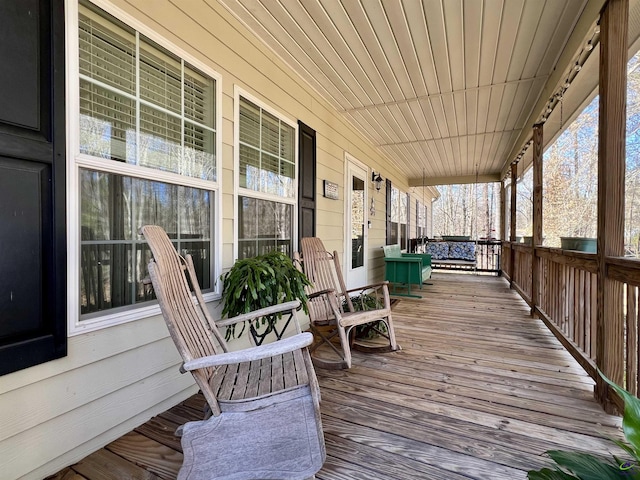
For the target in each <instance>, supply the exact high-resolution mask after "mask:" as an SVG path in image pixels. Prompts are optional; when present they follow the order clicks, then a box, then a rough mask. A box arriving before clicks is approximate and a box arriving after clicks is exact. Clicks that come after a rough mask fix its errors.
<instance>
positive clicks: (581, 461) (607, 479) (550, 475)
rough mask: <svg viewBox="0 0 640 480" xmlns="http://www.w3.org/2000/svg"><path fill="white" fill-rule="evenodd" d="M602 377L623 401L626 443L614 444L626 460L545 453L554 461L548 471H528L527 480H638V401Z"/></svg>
mask: <svg viewBox="0 0 640 480" xmlns="http://www.w3.org/2000/svg"><path fill="white" fill-rule="evenodd" d="M600 375H601V376H602V378H603V379H604V380H605V381H606V382H607V383H608V384H609V385H610V386H611V388H613V389H614V390H615V391H616V392H617V393H618V394H619V395H620V396H621V397H622V399H623V400H624V416H623V418H622V430H623V432H624V436H625V438H626V440H627V442H629V444H626V443H624V442H619V441H615V440H614V443H616V444H617V445H618V446H619V447H621V448H622V449H623V450H624V451H625V452H626V453H627V454H628V456H629V457H628V458H626V459H619V458H617V457H616V456H612V458H611V459H608V458H603V457H598V456H596V455H592V454H589V453H585V452H566V451H564V450H549V451H548V452H546V453H547V455H549V457H551V460H553V461H554V462H555V464H556V465H555V466H554V467H552V468H542V469H540V470H531V471H530V472H529V473H528V476H527V478H528V479H529V480H595V479H597V480H613V479H621V478H626V479H636V480H640V399H638V398H637V397H635V396H634V395H631V394H630V393H629V392H627V391H626V390H624V389H623V388H621V387H619V386H618V385H616V384H615V383H613V382H611V381H610V380H609V379H608V378H606V377H605V376H604V375H603V374H602V373H600Z"/></svg>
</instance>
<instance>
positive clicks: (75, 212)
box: [65, 0, 223, 337]
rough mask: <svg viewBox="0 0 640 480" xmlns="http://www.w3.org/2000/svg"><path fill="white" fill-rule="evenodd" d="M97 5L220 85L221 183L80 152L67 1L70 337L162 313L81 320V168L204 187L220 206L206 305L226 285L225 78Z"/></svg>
mask: <svg viewBox="0 0 640 480" xmlns="http://www.w3.org/2000/svg"><path fill="white" fill-rule="evenodd" d="M90 2H91V3H93V4H94V5H96V6H97V7H99V8H101V9H103V10H104V11H106V12H108V13H109V14H111V15H113V16H114V17H115V18H117V19H118V20H120V21H122V22H123V23H125V24H127V25H129V26H130V27H131V28H133V29H134V30H136V31H137V32H139V33H141V34H143V35H145V36H146V37H147V38H149V39H151V40H153V41H154V42H156V43H157V44H158V45H160V46H162V47H164V48H166V49H167V50H169V51H170V52H172V53H173V54H175V55H177V56H178V57H180V58H182V59H183V60H184V61H186V62H188V63H190V64H191V65H193V66H194V67H196V68H198V69H200V70H201V71H202V72H203V73H205V74H207V75H209V76H210V77H211V78H213V79H214V80H215V82H216V91H215V99H216V112H215V119H216V141H215V148H216V181H215V182H211V181H207V180H201V179H198V178H190V177H186V176H182V175H179V174H176V173H170V172H163V171H160V170H155V169H152V168H143V167H139V166H134V165H129V164H125V163H118V164H117V165H116V164H114V165H112V164H111V163H110V162H106V163H107V164H106V165H105V162H101V161H99V160H97V159H96V158H94V157H91V156H90V155H84V154H80V139H79V131H80V115H79V111H80V101H79V98H80V96H79V93H78V92H79V88H80V73H79V59H78V49H79V40H78V11H79V5H78V0H65V29H66V31H65V37H66V51H65V56H66V58H65V60H66V103H67V110H66V126H67V134H66V135H67V140H66V147H67V178H66V180H67V239H68V240H67V321H68V334H67V335H68V336H69V337H72V336H75V335H80V334H83V333H88V332H92V331H95V330H99V329H102V328H106V327H110V326H114V325H120V324H123V323H127V322H131V321H134V320H139V319H142V318H147V317H151V316H155V315H159V314H160V306H159V305H157V304H155V305H143V306H140V307H138V308H136V307H135V306H134V307H133V308H130V309H127V310H124V311H120V312H111V313H109V312H108V311H106V312H105V314H104V315H101V316H100V317H98V318H91V319H85V320H82V321H80V273H79V272H80V243H81V242H80V195H79V186H80V174H79V172H80V167H88V168H94V169H95V168H99V170H101V171H107V172H111V173H117V174H120V175H127V176H130V177H137V178H144V179H148V180H152V181H160V182H166V183H173V184H177V185H184V186H188V187H195V188H201V189H204V190H208V191H210V192H211V194H212V196H213V202H214V206H213V209H212V216H213V224H212V227H213V230H214V231H213V237H212V241H213V251H212V255H213V262H214V270H213V271H212V273H211V275H212V282H213V291H212V292H207V293H206V294H204V299H205V301H207V302H208V301H212V300H215V299H218V298H220V293H221V292H220V282H218V281H216V280H217V278H218V277H219V276H220V272H221V270H222V269H221V265H222V218H221V213H222V206H221V201H222V192H221V185H222V163H223V162H222V75H221V74H219V73H218V72H216V71H215V70H213V69H212V68H211V67H209V66H207V65H206V64H204V63H202V62H201V61H200V60H198V59H197V58H195V57H194V56H192V55H191V54H189V53H188V52H186V51H185V50H183V49H181V48H180V47H178V46H176V45H175V44H173V43H171V42H169V41H168V40H166V39H165V38H164V37H162V36H160V35H159V34H158V33H156V32H154V31H153V30H152V29H151V28H149V27H148V26H146V25H145V24H144V23H142V22H140V21H139V20H137V19H135V18H134V17H132V16H131V15H129V14H128V13H126V12H125V11H124V10H122V9H120V8H118V7H116V6H115V5H114V4H112V3H111V2H110V1H108V0H90Z"/></svg>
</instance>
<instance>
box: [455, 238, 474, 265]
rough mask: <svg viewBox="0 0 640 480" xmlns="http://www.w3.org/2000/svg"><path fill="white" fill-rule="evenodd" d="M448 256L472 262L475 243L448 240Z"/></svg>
mask: <svg viewBox="0 0 640 480" xmlns="http://www.w3.org/2000/svg"><path fill="white" fill-rule="evenodd" d="M449 258H450V259H451V260H469V261H471V262H473V261H475V259H476V245H475V244H474V243H473V242H449Z"/></svg>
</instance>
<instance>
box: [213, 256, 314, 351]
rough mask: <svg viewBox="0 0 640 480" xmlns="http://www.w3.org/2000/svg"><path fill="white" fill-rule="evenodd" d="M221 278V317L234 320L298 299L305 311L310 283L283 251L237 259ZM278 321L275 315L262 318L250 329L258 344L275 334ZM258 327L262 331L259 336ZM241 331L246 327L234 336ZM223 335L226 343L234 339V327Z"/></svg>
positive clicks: (238, 333) (243, 326)
mask: <svg viewBox="0 0 640 480" xmlns="http://www.w3.org/2000/svg"><path fill="white" fill-rule="evenodd" d="M220 278H221V280H222V299H221V301H222V302H223V308H222V316H223V317H225V316H226V317H234V316H236V315H240V314H242V313H248V312H252V311H254V310H258V309H260V308H265V307H270V306H272V305H277V304H279V303H283V302H289V301H291V300H300V302H301V303H302V307H303V309H304V311H305V312H307V295H306V293H305V287H306V286H308V285H310V284H311V283H310V282H309V279H308V278H307V276H306V275H305V274H304V273H302V272H301V271H300V270H298V269H297V268H296V267H295V265H294V264H293V261H292V260H291V258H289V257H288V256H287V255H285V254H284V253H282V252H279V251H273V252H270V253H267V254H265V255H259V256H257V257H251V258H245V259H242V260H238V261H236V262H235V263H234V264H233V266H232V267H231V269H230V270H229V271H228V272H226V273H224V274H223V275H222V276H221V277H220ZM279 318H280V316H278V315H274V316H268V317H263V318H262V319H261V320H260V321H256V323H255V324H253V325H250V326H249V328H250V329H251V333H252V334H253V336H254V338H255V339H256V343H257V344H258V345H259V344H260V343H262V340H264V338H265V337H266V336H267V335H268V334H269V333H271V332H274V331H276V330H275V325H276V323H277V322H278V320H279ZM261 325H262V326H263V327H264V329H263V330H262V331H261V332H260V333H258V328H259V327H260V326H261ZM244 328H245V325H244V324H242V327H241V330H240V331H239V332H237V335H241V334H242V333H243V332H244ZM280 333H281V332H280ZM276 334H278V332H277V331H276ZM225 336H226V339H227V340H229V339H231V338H233V337H235V336H236V329H235V325H232V326H231V327H229V328H227V331H226V334H225Z"/></svg>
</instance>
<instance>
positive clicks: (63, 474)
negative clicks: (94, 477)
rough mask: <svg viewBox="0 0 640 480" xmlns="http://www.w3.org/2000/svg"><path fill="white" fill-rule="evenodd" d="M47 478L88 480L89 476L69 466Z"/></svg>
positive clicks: (55, 479)
mask: <svg viewBox="0 0 640 480" xmlns="http://www.w3.org/2000/svg"><path fill="white" fill-rule="evenodd" d="M47 480H87V477H83V476H82V475H80V474H79V473H77V472H75V471H74V470H73V469H72V468H71V467H67V468H65V469H64V470H60V471H59V472H58V473H56V474H55V475H53V476H51V477H47Z"/></svg>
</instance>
